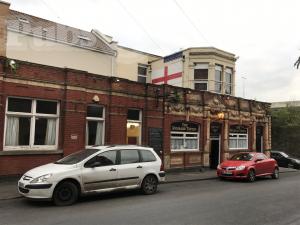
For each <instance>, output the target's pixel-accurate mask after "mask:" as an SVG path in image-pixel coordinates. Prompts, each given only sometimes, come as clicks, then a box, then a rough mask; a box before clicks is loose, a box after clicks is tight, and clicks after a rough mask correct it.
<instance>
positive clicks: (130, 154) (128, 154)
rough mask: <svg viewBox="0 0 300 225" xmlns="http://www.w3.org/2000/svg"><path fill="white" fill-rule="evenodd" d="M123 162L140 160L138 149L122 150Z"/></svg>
mask: <svg viewBox="0 0 300 225" xmlns="http://www.w3.org/2000/svg"><path fill="white" fill-rule="evenodd" d="M120 153H121V164H129V163H138V162H140V157H139V152H138V150H121V151H120Z"/></svg>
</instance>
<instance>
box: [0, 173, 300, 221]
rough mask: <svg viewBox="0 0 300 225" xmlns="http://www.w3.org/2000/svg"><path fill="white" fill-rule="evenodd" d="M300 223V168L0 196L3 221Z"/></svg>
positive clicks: (0, 210) (0, 215) (0, 213)
mask: <svg viewBox="0 0 300 225" xmlns="http://www.w3.org/2000/svg"><path fill="white" fill-rule="evenodd" d="M14 224H18V225H23V224H24V225H48V224H49V225H50V224H51V225H53V224H55V225H58V224H64V225H69V224H70V225H71V224H72V225H85V224H86V225H93V224H95V225H96V224H97V225H102V224H103V225H106V224H112V225H123V224H124V225H125V224H126V225H127V224H128V225H135V224H138V225H146V224H160V225H162V224H172V225H177V224H180V225H183V224H184V225H201V224H203V225H219V224H220V225H227V224H230V225H246V224H247V225H268V224H272V225H299V224H300V172H294V173H285V174H281V177H280V179H279V180H272V179H261V180H258V181H256V182H255V183H247V182H235V181H220V180H207V181H195V182H186V183H173V184H164V185H161V186H160V188H159V192H158V193H157V194H155V195H151V196H144V195H142V194H140V193H139V192H137V191H131V192H122V193H112V194H102V195H97V196H89V197H85V198H83V199H81V200H80V202H78V203H77V204H75V205H73V206H68V207H56V206H54V205H52V204H51V203H47V202H46V203H45V202H31V201H28V200H26V199H14V200H2V201H0V225H14Z"/></svg>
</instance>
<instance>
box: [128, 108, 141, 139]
mask: <svg viewBox="0 0 300 225" xmlns="http://www.w3.org/2000/svg"><path fill="white" fill-rule="evenodd" d="M141 114H142V113H141V111H140V110H138V109H128V112H127V144H133V145H140V144H141V137H142V135H141V131H142V129H141V127H142V119H141V118H142V116H141Z"/></svg>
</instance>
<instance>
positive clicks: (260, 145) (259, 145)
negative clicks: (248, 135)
mask: <svg viewBox="0 0 300 225" xmlns="http://www.w3.org/2000/svg"><path fill="white" fill-rule="evenodd" d="M263 129H264V128H263V127H262V126H258V127H256V151H257V152H262V153H263V152H264V140H263Z"/></svg>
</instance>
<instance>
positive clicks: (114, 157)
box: [18, 145, 165, 205]
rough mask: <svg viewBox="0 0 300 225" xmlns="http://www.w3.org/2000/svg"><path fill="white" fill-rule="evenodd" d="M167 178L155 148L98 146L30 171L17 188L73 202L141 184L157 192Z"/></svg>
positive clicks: (63, 202) (31, 194)
mask: <svg viewBox="0 0 300 225" xmlns="http://www.w3.org/2000/svg"><path fill="white" fill-rule="evenodd" d="M164 180H165V172H164V171H162V162H161V159H160V158H159V156H158V155H157V154H156V153H155V152H154V151H153V149H152V148H148V147H140V146H135V145H118V146H97V147H93V148H90V149H86V150H83V151H79V152H76V153H74V154H71V155H69V156H66V157H65V158H62V159H60V160H58V161H56V162H54V163H50V164H46V165H43V166H39V167H36V168H34V169H32V170H30V171H28V172H27V173H25V174H24V175H23V176H22V177H21V179H20V180H19V182H18V188H19V192H20V194H22V195H23V196H25V197H27V198H32V199H52V200H53V201H54V203H55V204H56V205H70V204H73V203H74V202H76V200H77V199H78V197H79V196H80V195H84V194H87V193H90V192H106V191H112V190H117V189H134V188H140V189H141V190H142V191H143V193H145V194H154V193H155V192H156V190H157V185H158V183H160V182H163V181H164Z"/></svg>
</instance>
